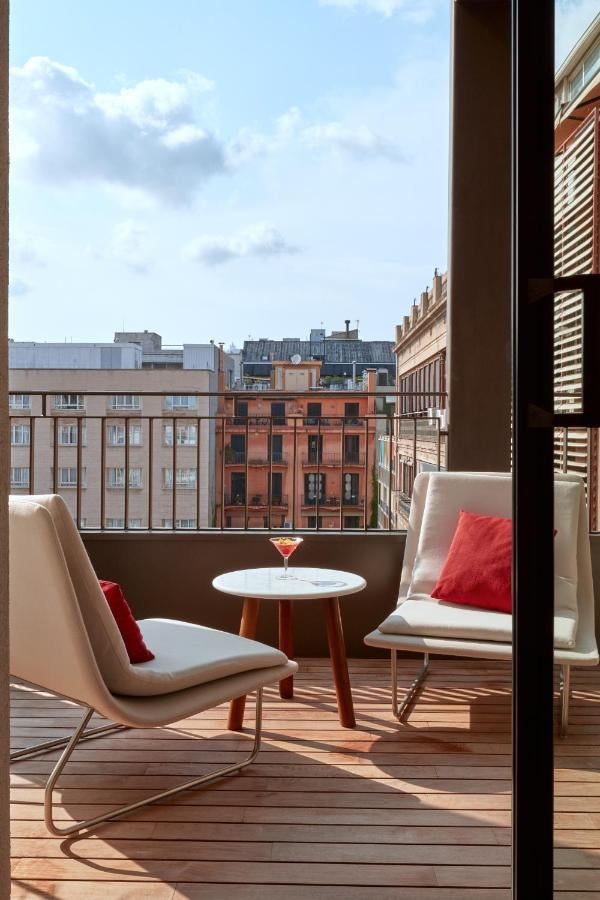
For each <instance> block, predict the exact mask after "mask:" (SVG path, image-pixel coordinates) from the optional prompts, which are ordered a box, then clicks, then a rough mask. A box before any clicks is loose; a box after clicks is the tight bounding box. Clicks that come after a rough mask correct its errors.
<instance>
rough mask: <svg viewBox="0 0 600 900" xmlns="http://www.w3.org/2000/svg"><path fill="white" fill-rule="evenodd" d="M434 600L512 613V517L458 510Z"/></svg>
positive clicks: (433, 595)
mask: <svg viewBox="0 0 600 900" xmlns="http://www.w3.org/2000/svg"><path fill="white" fill-rule="evenodd" d="M431 596H432V597H435V599H436V600H446V601H447V602H448V603H458V604H461V605H462V606H476V607H479V608H480V609H493V610H496V611H498V612H504V613H510V612H512V519H503V518H500V517H498V516H479V515H476V514H475V513H470V512H465V510H461V511H460V515H459V517H458V525H457V526H456V531H455V532H454V537H453V538H452V543H451V545H450V550H449V551H448V556H447V558H446V562H445V563H444V565H443V567H442V571H441V573H440V577H439V578H438V582H437V584H436V586H435V587H434V589H433V591H432V592H431Z"/></svg>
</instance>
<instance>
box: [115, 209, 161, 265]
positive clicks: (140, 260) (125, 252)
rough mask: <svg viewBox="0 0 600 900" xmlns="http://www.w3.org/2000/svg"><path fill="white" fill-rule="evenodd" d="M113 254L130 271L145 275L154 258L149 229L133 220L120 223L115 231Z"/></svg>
mask: <svg viewBox="0 0 600 900" xmlns="http://www.w3.org/2000/svg"><path fill="white" fill-rule="evenodd" d="M112 252H113V256H114V258H115V259H117V260H118V261H119V262H121V263H123V265H125V266H127V268H128V269H131V270H132V271H133V272H136V273H137V274H139V275H143V274H145V273H146V272H148V270H149V268H150V264H151V258H152V257H151V246H150V240H149V233H148V229H147V228H144V227H143V226H142V225H137V224H136V223H135V222H132V221H131V220H128V221H126V222H120V223H119V224H118V225H116V226H115V228H114V231H113V240H112Z"/></svg>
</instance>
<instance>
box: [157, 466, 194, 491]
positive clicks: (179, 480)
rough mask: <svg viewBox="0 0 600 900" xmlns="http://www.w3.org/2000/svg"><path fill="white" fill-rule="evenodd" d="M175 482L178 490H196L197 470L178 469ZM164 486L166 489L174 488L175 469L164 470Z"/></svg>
mask: <svg viewBox="0 0 600 900" xmlns="http://www.w3.org/2000/svg"><path fill="white" fill-rule="evenodd" d="M175 482H176V487H178V488H195V487H196V469H177V473H176V476H175ZM163 485H164V487H165V488H172V487H173V469H163Z"/></svg>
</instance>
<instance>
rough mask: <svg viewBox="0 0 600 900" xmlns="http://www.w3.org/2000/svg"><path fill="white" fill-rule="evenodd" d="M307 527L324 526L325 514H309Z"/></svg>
mask: <svg viewBox="0 0 600 900" xmlns="http://www.w3.org/2000/svg"><path fill="white" fill-rule="evenodd" d="M306 527H307V528H322V527H323V516H308V519H307V526H306Z"/></svg>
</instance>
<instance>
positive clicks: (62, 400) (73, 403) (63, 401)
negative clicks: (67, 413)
mask: <svg viewBox="0 0 600 900" xmlns="http://www.w3.org/2000/svg"><path fill="white" fill-rule="evenodd" d="M54 407H55V409H84V402H83V394H57V395H56V397H55V398H54Z"/></svg>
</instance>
